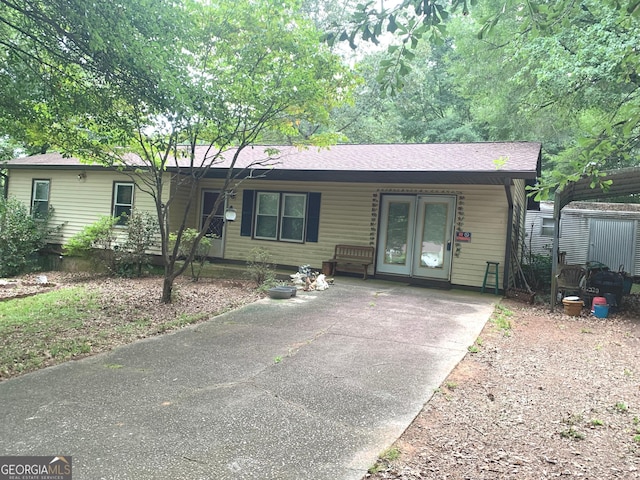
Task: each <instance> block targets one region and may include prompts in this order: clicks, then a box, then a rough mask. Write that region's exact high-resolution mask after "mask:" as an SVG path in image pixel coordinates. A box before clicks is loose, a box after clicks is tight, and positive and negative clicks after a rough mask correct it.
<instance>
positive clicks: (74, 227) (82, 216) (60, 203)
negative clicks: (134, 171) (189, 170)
mask: <svg viewBox="0 0 640 480" xmlns="http://www.w3.org/2000/svg"><path fill="white" fill-rule="evenodd" d="M80 172H81V170H11V172H10V181H9V196H11V197H15V198H17V199H19V200H20V201H22V202H24V203H25V204H26V205H30V203H31V198H30V196H31V183H32V180H33V179H50V180H51V184H50V189H49V205H50V206H52V207H53V208H54V215H53V218H52V224H53V225H60V224H63V227H62V230H61V235H59V236H57V237H56V238H52V239H51V241H52V242H55V243H66V242H67V241H68V240H69V239H70V238H71V237H72V236H73V235H75V234H76V233H78V232H80V231H81V230H82V228H84V227H85V226H86V225H89V224H91V223H93V222H95V221H96V220H98V218H100V217H101V216H104V215H111V205H112V195H113V182H115V181H119V182H128V181H131V180H130V178H129V177H127V176H126V175H124V174H121V173H117V172H106V171H105V172H97V171H89V172H87V173H86V178H84V179H82V180H79V179H78V174H79V173H80ZM167 193H168V192H167ZM134 207H135V208H136V209H139V210H144V211H148V212H150V213H151V214H153V215H154V216H155V206H154V203H153V199H152V197H151V196H150V195H148V194H146V193H144V192H142V191H141V190H140V189H138V188H136V190H135V194H134Z"/></svg>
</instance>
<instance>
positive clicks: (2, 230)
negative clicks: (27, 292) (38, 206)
mask: <svg viewBox="0 0 640 480" xmlns="http://www.w3.org/2000/svg"><path fill="white" fill-rule="evenodd" d="M51 214H52V209H50V210H49V213H48V215H47V216H46V217H44V218H34V217H33V216H31V215H30V214H29V208H28V207H27V206H26V205H24V204H23V203H22V202H20V201H18V200H16V199H8V200H7V199H5V198H4V197H2V196H0V277H9V276H13V275H19V274H20V273H24V272H28V271H32V270H34V269H36V267H37V253H38V251H39V250H40V249H42V248H43V247H44V246H45V245H46V243H47V242H46V241H47V237H48V236H49V234H50V233H51V231H52V230H51V229H50V227H49V219H50V218H51Z"/></svg>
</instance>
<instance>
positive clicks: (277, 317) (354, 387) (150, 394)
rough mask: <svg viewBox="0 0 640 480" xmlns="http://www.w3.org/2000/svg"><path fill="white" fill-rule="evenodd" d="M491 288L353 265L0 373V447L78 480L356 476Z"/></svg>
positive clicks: (414, 406) (389, 438)
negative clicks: (278, 294)
mask: <svg viewBox="0 0 640 480" xmlns="http://www.w3.org/2000/svg"><path fill="white" fill-rule="evenodd" d="M496 298H497V297H494V296H492V295H486V294H485V295H479V294H475V293H468V292H459V291H450V292H444V291H439V290H431V289H424V288H418V287H408V286H405V285H401V284H393V283H386V282H379V281H375V280H368V281H366V282H364V281H362V280H357V279H351V278H341V277H338V278H337V279H336V285H335V286H332V287H331V288H330V289H329V290H327V291H325V292H317V293H300V294H299V295H298V297H296V298H294V299H291V300H270V299H265V300H261V301H260V302H257V303H255V304H251V305H248V306H246V307H244V308H242V309H240V310H238V311H235V312H230V313H227V314H225V315H222V316H219V317H216V318H214V319H213V320H211V321H209V322H207V323H203V324H200V325H198V326H196V327H193V328H187V329H184V330H181V331H179V332H177V333H174V334H170V335H165V336H162V337H156V338H152V339H149V340H144V341H140V342H137V343H135V344H132V345H128V346H124V347H121V348H117V349H116V350H114V351H112V352H110V353H108V354H102V355H98V356H95V357H92V358H88V359H85V360H81V361H76V362H68V363H66V364H63V365H60V366H57V367H52V368H48V369H45V370H42V371H39V372H35V373H33V374H28V375H24V376H22V377H19V378H16V379H13V380H10V381H6V382H3V383H0V455H71V456H72V458H73V478H74V479H75V480H84V479H86V480H96V479H172V480H177V479H189V480H194V479H215V480H222V479H232V480H236V479H260V480H266V479H274V480H275V479H277V480H288V479H291V480H301V479H312V480H324V479H326V480H350V479H353V480H359V479H361V478H362V476H363V475H364V474H365V473H366V470H367V468H369V467H370V466H371V465H372V464H373V463H374V461H375V459H376V457H377V455H378V454H379V453H380V452H381V451H383V450H384V449H385V448H387V447H389V446H390V445H391V443H392V442H393V441H394V440H395V439H396V438H398V437H399V436H400V435H401V434H402V432H403V431H404V430H405V429H406V427H407V426H408V425H409V424H410V423H411V421H412V420H413V418H414V417H415V416H416V415H417V414H418V413H419V412H420V410H421V408H422V407H423V405H424V403H425V402H427V401H428V400H429V398H430V397H431V395H432V394H433V391H434V389H435V388H437V387H438V386H439V385H440V384H441V383H442V381H443V380H444V379H445V377H446V376H447V375H448V374H449V372H450V371H451V370H452V369H453V367H454V366H455V365H456V364H457V363H458V362H459V361H460V360H461V359H462V357H463V356H464V355H465V354H466V352H467V347H468V346H469V345H471V344H472V343H473V342H474V340H475V339H476V337H477V336H478V335H479V333H480V331H481V330H482V328H483V326H484V325H485V323H486V321H487V319H488V318H489V316H490V314H491V312H492V309H493V304H494V302H495V301H496Z"/></svg>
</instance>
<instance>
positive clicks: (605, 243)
mask: <svg viewBox="0 0 640 480" xmlns="http://www.w3.org/2000/svg"><path fill="white" fill-rule="evenodd" d="M636 225H637V224H636V222H635V221H634V220H613V219H599V218H592V219H590V222H589V229H590V230H589V254H588V256H587V259H588V260H589V261H597V262H600V263H604V264H605V265H607V266H608V267H609V268H610V269H611V270H616V271H617V270H618V269H619V268H620V266H623V268H624V270H625V271H628V272H632V271H634V269H635V265H634V263H635V250H636V245H635V241H636Z"/></svg>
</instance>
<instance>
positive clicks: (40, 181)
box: [31, 178, 51, 215]
mask: <svg viewBox="0 0 640 480" xmlns="http://www.w3.org/2000/svg"><path fill="white" fill-rule="evenodd" d="M38 184H46V185H47V198H46V199H42V198H36V192H37V191H38V187H37V185H38ZM31 189H32V191H31V215H34V214H35V213H36V209H34V208H33V207H34V206H35V204H36V202H37V203H46V204H47V212H48V211H49V198H50V196H51V180H49V179H44V178H40V179H36V178H34V179H33V182H32V184H31Z"/></svg>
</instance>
